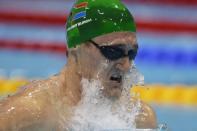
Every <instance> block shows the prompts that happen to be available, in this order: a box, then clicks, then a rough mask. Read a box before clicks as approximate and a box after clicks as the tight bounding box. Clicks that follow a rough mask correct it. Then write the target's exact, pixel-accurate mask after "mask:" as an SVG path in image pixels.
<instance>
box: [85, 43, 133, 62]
mask: <svg viewBox="0 0 197 131" xmlns="http://www.w3.org/2000/svg"><path fill="white" fill-rule="evenodd" d="M89 42H91V43H92V44H94V45H95V46H96V47H97V48H98V49H99V50H100V52H101V53H102V55H103V56H104V57H105V58H106V59H108V60H111V61H115V60H118V59H120V58H123V57H128V58H129V60H130V61H131V60H134V59H135V57H136V55H137V48H136V49H130V50H129V51H128V53H127V54H126V53H125V49H124V48H123V47H124V45H111V46H99V45H98V44H97V43H96V42H94V41H93V40H89Z"/></svg>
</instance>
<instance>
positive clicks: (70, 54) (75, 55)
mask: <svg viewBox="0 0 197 131" xmlns="http://www.w3.org/2000/svg"><path fill="white" fill-rule="evenodd" d="M69 57H73V58H74V60H75V62H76V63H78V57H77V50H75V49H72V50H70V51H69Z"/></svg>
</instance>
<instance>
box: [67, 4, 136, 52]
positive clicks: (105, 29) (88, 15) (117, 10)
mask: <svg viewBox="0 0 197 131" xmlns="http://www.w3.org/2000/svg"><path fill="white" fill-rule="evenodd" d="M66 31H67V43H68V47H69V48H73V47H76V46H77V45H81V44H82V43H86V42H87V41H89V40H91V39H93V38H95V37H97V36H101V35H105V34H108V33H112V32H122V31H126V32H136V26H135V22H134V19H133V17H132V15H131V13H130V12H129V10H128V9H127V8H126V7H125V5H123V4H122V2H121V1H120V0H77V1H76V2H75V4H74V6H73V8H72V9H71V12H70V15H69V17H68V19H67V25H66Z"/></svg>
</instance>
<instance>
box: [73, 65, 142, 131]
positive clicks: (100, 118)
mask: <svg viewBox="0 0 197 131" xmlns="http://www.w3.org/2000/svg"><path fill="white" fill-rule="evenodd" d="M136 73H137V72H134V70H133V68H131V71H130V72H129V73H128V74H127V75H126V77H125V79H124V81H125V82H124V88H123V91H122V95H121V97H120V99H118V100H117V99H116V100H113V99H109V98H106V97H104V96H103V94H102V90H103V87H102V85H101V83H100V81H98V80H87V79H83V80H82V81H81V84H82V88H83V93H82V100H81V101H80V103H79V104H78V105H77V106H76V107H75V109H73V111H74V117H73V118H72V121H71V125H70V128H69V129H70V131H82V130H83V131H104V130H105V131H106V130H111V131H113V130H120V129H129V130H135V116H136V115H137V114H138V111H139V110H140V108H141V105H140V102H136V103H135V104H134V103H132V102H131V101H130V98H131V96H130V88H131V84H132V82H133V81H132V82H131V81H129V79H130V78H133V79H135V80H134V81H135V82H137V81H138V80H139V78H138V77H137V76H136V75H138V74H136ZM131 75H134V76H131ZM139 77H141V76H139ZM130 80H131V79H130ZM140 80H141V79H140Z"/></svg>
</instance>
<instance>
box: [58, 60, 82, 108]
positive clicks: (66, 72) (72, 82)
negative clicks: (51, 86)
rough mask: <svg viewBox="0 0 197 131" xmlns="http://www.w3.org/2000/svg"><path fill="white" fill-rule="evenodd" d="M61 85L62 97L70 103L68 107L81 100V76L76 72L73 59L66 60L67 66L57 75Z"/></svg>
mask: <svg viewBox="0 0 197 131" xmlns="http://www.w3.org/2000/svg"><path fill="white" fill-rule="evenodd" d="M59 77H60V79H62V80H61V81H62V83H63V87H61V88H63V91H64V96H65V97H67V98H68V99H69V100H70V101H71V102H70V103H69V104H70V105H76V104H77V103H78V102H79V101H80V99H81V92H82V88H81V80H82V76H81V75H80V74H79V72H78V66H77V64H76V63H75V61H74V59H71V58H70V59H68V63H67V65H66V66H65V67H64V68H63V70H62V71H61V73H60V75H59Z"/></svg>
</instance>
